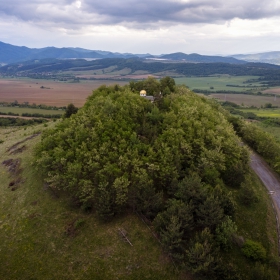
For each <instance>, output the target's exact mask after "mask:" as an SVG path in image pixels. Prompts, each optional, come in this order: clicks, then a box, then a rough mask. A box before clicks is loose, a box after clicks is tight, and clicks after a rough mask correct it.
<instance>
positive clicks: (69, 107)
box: [64, 103, 78, 118]
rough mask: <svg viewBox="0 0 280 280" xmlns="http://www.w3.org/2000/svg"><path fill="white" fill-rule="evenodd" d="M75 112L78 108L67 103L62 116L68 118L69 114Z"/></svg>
mask: <svg viewBox="0 0 280 280" xmlns="http://www.w3.org/2000/svg"><path fill="white" fill-rule="evenodd" d="M77 112H78V108H77V107H75V105H74V104H72V103H70V104H68V106H67V107H66V111H65V114H64V117H65V118H70V117H71V115H73V114H76V113H77Z"/></svg>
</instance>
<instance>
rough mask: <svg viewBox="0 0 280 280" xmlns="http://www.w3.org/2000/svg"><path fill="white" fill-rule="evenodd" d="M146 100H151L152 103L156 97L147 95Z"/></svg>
mask: <svg viewBox="0 0 280 280" xmlns="http://www.w3.org/2000/svg"><path fill="white" fill-rule="evenodd" d="M143 97H144V98H146V99H148V100H150V101H154V99H155V98H154V97H153V96H152V95H146V96H143Z"/></svg>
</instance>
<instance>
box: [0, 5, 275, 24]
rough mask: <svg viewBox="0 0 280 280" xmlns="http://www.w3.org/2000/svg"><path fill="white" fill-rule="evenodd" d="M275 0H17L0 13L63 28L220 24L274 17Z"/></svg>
mask: <svg viewBox="0 0 280 280" xmlns="http://www.w3.org/2000/svg"><path fill="white" fill-rule="evenodd" d="M279 14H280V2H279V1H278V0H266V1H263V0H235V1H224V0H153V1H150V0H149V1H148V0H141V1H139V0H126V1H124V0H114V1H108V0H103V1H100V0H98V1H96V0H56V1H55V0H49V1H43V0H29V1H28V2H22V1H21V0H9V1H3V3H1V7H0V16H1V17H4V16H5V17H9V18H14V19H16V20H20V21H24V22H30V23H33V24H38V25H46V27H48V26H52V27H55V26H56V25H58V24H59V25H60V27H61V28H65V29H80V28H82V27H84V26H86V25H87V26H97V25H107V26H110V25H121V26H125V27H128V28H136V29H149V28H150V29H157V28H159V27H163V26H172V25H178V24H184V25H189V24H206V23H218V24H222V23H225V22H226V21H231V20H233V19H236V18H239V19H243V20H246V19H247V20H258V19H264V18H270V17H277V16H278V15H279Z"/></svg>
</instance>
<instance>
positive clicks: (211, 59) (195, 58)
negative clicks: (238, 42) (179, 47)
mask: <svg viewBox="0 0 280 280" xmlns="http://www.w3.org/2000/svg"><path fill="white" fill-rule="evenodd" d="M160 58H161V59H162V58H164V59H169V60H179V61H180V60H183V61H186V62H191V63H218V62H221V63H231V64H244V63H246V62H244V61H242V60H238V59H236V58H232V57H222V56H207V55H200V54H197V53H193V54H185V53H181V52H178V53H172V54H166V55H162V56H160Z"/></svg>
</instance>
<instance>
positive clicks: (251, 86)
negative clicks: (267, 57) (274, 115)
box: [175, 75, 264, 92]
mask: <svg viewBox="0 0 280 280" xmlns="http://www.w3.org/2000/svg"><path fill="white" fill-rule="evenodd" d="M257 78H258V77H256V76H230V75H217V76H213V77H185V78H175V81H176V84H183V85H186V86H188V87H189V88H190V89H192V90H193V89H201V90H208V91H217V90H226V91H239V92H244V91H248V92H250V90H253V91H260V90H263V89H264V88H263V87H262V85H261V84H260V83H259V82H250V83H245V82H246V81H248V80H253V79H257ZM227 85H231V86H227Z"/></svg>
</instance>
